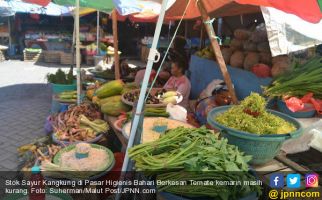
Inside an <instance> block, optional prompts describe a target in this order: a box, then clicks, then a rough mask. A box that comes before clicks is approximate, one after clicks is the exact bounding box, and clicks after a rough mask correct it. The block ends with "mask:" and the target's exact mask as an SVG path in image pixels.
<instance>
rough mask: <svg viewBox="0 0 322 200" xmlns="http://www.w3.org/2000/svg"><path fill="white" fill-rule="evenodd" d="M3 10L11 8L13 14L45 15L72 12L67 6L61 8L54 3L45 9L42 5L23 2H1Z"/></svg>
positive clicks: (68, 13)
mask: <svg viewBox="0 0 322 200" xmlns="http://www.w3.org/2000/svg"><path fill="white" fill-rule="evenodd" d="M0 7H1V8H11V12H14V13H16V12H19V13H31V14H43V15H52V16H60V15H70V10H69V8H68V7H66V6H60V5H57V4H54V3H49V4H48V5H47V6H45V7H43V6H41V5H36V4H31V3H26V2H23V1H16V0H15V1H0Z"/></svg>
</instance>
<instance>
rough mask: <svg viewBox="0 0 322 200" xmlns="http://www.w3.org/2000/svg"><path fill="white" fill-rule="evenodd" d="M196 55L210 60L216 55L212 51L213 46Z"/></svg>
mask: <svg viewBox="0 0 322 200" xmlns="http://www.w3.org/2000/svg"><path fill="white" fill-rule="evenodd" d="M196 55H197V56H199V57H201V58H206V59H209V60H214V59H215V56H214V52H213V51H212V48H211V47H206V48H204V49H202V50H200V51H197V52H196Z"/></svg>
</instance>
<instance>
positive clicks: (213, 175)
mask: <svg viewBox="0 0 322 200" xmlns="http://www.w3.org/2000/svg"><path fill="white" fill-rule="evenodd" d="M129 156H130V158H131V159H132V160H134V161H135V167H136V168H137V170H140V171H144V172H148V173H149V174H150V175H158V176H157V179H158V180H162V181H185V180H195V181H198V180H200V181H207V180H212V181H216V180H218V181H230V180H234V181H237V180H245V179H247V180H255V179H254V177H252V176H251V175H250V174H249V173H248V170H249V169H248V164H247V162H248V161H250V160H251V156H245V155H244V153H242V152H240V151H239V150H238V148H237V147H236V146H233V145H229V144H227V140H226V139H218V137H217V136H216V135H215V134H214V133H212V132H211V131H210V130H208V129H206V128H204V127H201V128H193V129H190V128H183V127H179V128H176V129H172V130H169V131H167V132H166V133H165V134H164V135H162V136H161V137H160V138H159V139H158V140H156V141H153V142H149V143H144V144H140V145H137V146H135V147H133V148H131V149H129ZM227 172H229V173H227ZM231 172H236V173H231ZM187 183H188V184H186V185H182V186H178V185H167V186H165V185H161V186H158V188H159V190H161V191H167V192H171V193H175V194H180V195H184V196H191V197H192V196H209V197H219V198H221V199H235V197H241V196H243V195H244V194H246V193H249V192H250V191H256V192H258V191H259V188H258V187H257V186H245V185H233V186H217V185H212V186H209V185H197V186H196V185H191V184H189V182H187ZM192 188H194V189H192Z"/></svg>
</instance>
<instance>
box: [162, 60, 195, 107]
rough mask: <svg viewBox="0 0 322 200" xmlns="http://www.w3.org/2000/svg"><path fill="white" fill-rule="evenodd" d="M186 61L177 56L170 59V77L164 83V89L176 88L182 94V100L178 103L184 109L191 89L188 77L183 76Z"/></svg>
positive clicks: (187, 103) (187, 105) (187, 104)
mask: <svg viewBox="0 0 322 200" xmlns="http://www.w3.org/2000/svg"><path fill="white" fill-rule="evenodd" d="M187 66H188V65H187V62H186V60H184V59H181V58H180V57H179V56H177V57H176V58H174V60H172V61H171V75H172V76H171V77H170V79H169V80H168V82H167V83H166V84H165V85H164V87H163V88H164V89H166V90H176V91H177V92H179V93H181V94H182V96H183V100H182V102H181V103H180V104H179V105H181V106H183V107H185V108H186V109H188V108H189V95H190V90H191V84H190V81H189V79H188V78H187V77H186V76H185V71H186V70H187Z"/></svg>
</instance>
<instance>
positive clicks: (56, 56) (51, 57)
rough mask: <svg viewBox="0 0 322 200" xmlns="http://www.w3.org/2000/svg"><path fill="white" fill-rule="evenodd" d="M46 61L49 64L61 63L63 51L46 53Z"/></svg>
mask: <svg viewBox="0 0 322 200" xmlns="http://www.w3.org/2000/svg"><path fill="white" fill-rule="evenodd" d="M43 54H44V61H45V62H47V63H60V54H61V51H44V52H43Z"/></svg>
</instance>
